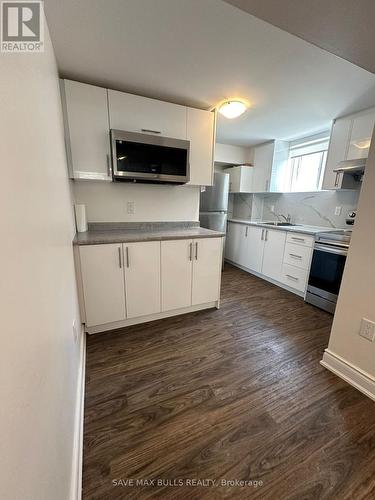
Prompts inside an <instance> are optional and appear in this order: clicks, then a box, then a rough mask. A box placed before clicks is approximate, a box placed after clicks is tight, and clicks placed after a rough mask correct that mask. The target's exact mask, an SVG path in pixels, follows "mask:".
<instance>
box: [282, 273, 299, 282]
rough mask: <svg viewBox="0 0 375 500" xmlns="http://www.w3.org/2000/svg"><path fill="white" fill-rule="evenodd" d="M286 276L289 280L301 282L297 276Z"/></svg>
mask: <svg viewBox="0 0 375 500" xmlns="http://www.w3.org/2000/svg"><path fill="white" fill-rule="evenodd" d="M285 276H286V277H287V278H289V279H291V280H293V281H299V279H298V278H296V277H295V276H292V275H291V274H286V275H285Z"/></svg>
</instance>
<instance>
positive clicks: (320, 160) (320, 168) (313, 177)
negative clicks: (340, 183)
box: [288, 133, 329, 192]
mask: <svg viewBox="0 0 375 500" xmlns="http://www.w3.org/2000/svg"><path fill="white" fill-rule="evenodd" d="M328 142H329V137H328V136H327V134H326V133H325V134H319V136H314V137H310V138H306V139H303V140H299V141H295V142H294V143H293V142H292V143H291V145H290V151H289V165H288V167H289V168H288V170H289V186H288V187H289V191H290V192H302V191H318V190H320V189H321V187H322V182H323V174H324V169H325V165H326V161H327V150H328Z"/></svg>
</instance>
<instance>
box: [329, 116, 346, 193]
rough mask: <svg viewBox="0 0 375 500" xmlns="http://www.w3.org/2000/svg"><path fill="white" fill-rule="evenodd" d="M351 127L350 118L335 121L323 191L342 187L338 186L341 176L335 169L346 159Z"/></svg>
mask: <svg viewBox="0 0 375 500" xmlns="http://www.w3.org/2000/svg"><path fill="white" fill-rule="evenodd" d="M351 127H352V121H351V119H350V118H341V119H339V120H335V122H334V123H333V125H332V130H331V138H330V141H329V147H328V155H327V163H326V168H325V171H324V178H323V184H322V189H337V188H339V187H340V186H339V185H338V180H339V179H338V177H339V176H338V175H337V172H334V169H335V168H337V165H338V164H339V162H340V161H343V160H345V159H346V155H347V150H348V141H349V137H350V131H351Z"/></svg>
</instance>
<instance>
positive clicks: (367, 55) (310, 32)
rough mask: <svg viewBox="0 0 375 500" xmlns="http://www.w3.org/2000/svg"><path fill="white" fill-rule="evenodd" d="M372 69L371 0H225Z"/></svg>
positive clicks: (373, 4)
mask: <svg viewBox="0 0 375 500" xmlns="http://www.w3.org/2000/svg"><path fill="white" fill-rule="evenodd" d="M225 1H226V2H227V3H229V4H232V5H235V6H237V7H239V8H240V9H242V10H244V11H245V12H248V13H250V14H252V15H254V16H256V17H259V18H260V19H263V20H264V21H267V22H268V23H271V24H273V25H274V26H278V27H279V28H281V29H283V30H285V31H288V32H289V33H293V35H296V36H299V37H300V38H303V39H304V40H307V41H308V42H311V43H313V44H314V45H317V46H318V47H321V48H322V49H325V50H328V51H329V52H332V53H333V54H336V55H338V56H340V57H342V58H344V59H346V60H347V61H350V62H352V63H354V64H357V65H358V66H361V67H362V68H365V69H367V70H368V71H371V72H372V73H375V29H374V19H375V2H374V0H282V1H280V0H225Z"/></svg>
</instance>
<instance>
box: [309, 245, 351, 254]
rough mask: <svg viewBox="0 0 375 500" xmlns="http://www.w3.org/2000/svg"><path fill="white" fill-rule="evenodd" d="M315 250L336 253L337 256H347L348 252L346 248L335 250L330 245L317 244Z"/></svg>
mask: <svg viewBox="0 0 375 500" xmlns="http://www.w3.org/2000/svg"><path fill="white" fill-rule="evenodd" d="M314 250H319V251H320V252H327V253H334V254H336V255H347V253H348V250H347V249H346V248H345V249H344V248H334V247H329V246H328V245H319V244H318V243H315V245H314Z"/></svg>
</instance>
